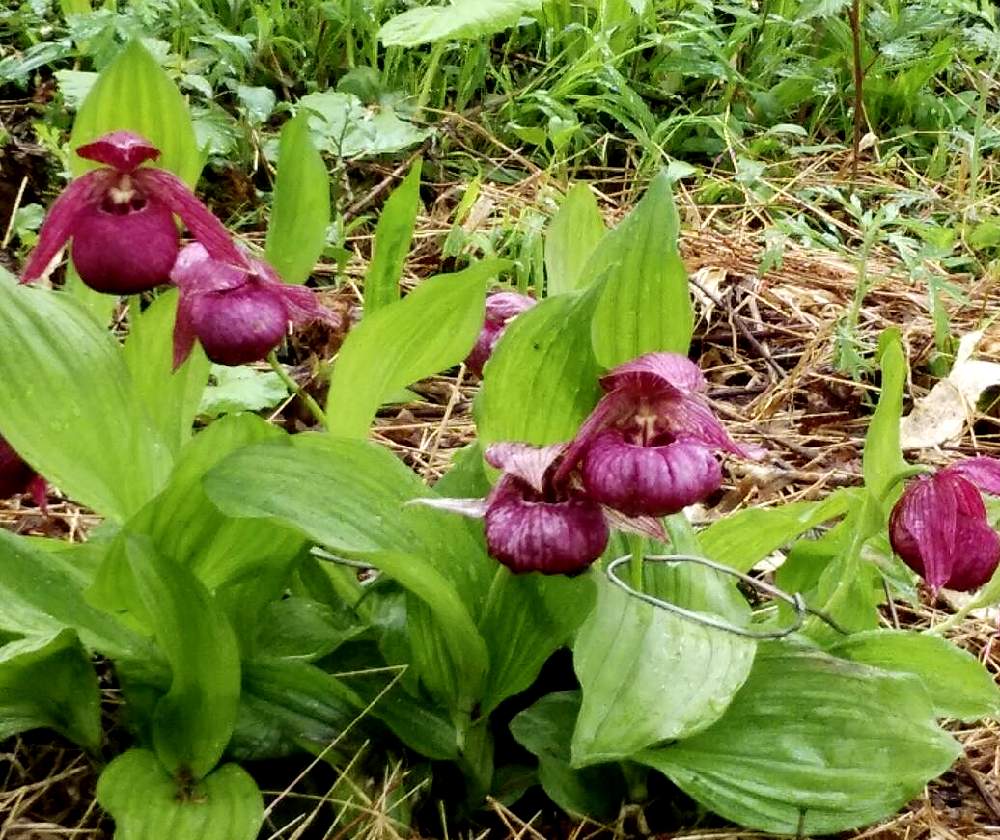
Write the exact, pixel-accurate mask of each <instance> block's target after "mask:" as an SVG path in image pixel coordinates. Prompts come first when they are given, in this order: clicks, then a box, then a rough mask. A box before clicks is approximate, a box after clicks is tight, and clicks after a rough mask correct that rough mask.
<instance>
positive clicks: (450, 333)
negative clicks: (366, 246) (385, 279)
mask: <svg viewBox="0 0 1000 840" xmlns="http://www.w3.org/2000/svg"><path fill="white" fill-rule="evenodd" d="M508 265H509V263H508V262H507V261H505V260H483V261H482V262H478V263H476V264H475V265H473V266H470V267H469V268H467V269H465V270H464V271H460V272H458V273H457V274H440V275H438V276H437V277H433V278H431V279H430V280H426V281H424V282H423V283H421V284H420V285H419V286H418V287H417V288H416V289H414V290H413V291H412V292H411V293H410V294H408V295H407V296H406V297H405V298H404V299H403V300H400V301H397V302H395V303H393V304H390V305H389V306H386V307H384V308H382V309H380V310H379V311H377V312H376V313H375V314H374V315H369V316H367V317H365V318H364V320H363V321H362V322H361V324H360V325H359V326H357V327H355V328H354V329H353V330H351V332H350V333H349V334H348V336H347V340H346V341H345V342H344V346H343V347H342V348H341V350H340V354H339V355H338V356H337V362H336V365H335V366H334V368H333V377H332V379H331V381H330V394H329V396H328V397H327V417H328V418H329V428H330V431H331V432H332V433H333V434H335V435H342V436H344V437H365V436H367V434H368V427H369V426H370V425H371V422H372V419H373V418H374V417H375V412H376V411H378V407H379V406H380V405H381V404H382V402H383V401H384V399H385V398H386V397H387V396H388V395H389V394H391V393H393V392H394V391H396V390H397V389H399V388H403V387H405V386H406V385H409V384H410V383H412V382H416V381H417V380H418V379H423V378H424V377H425V376H430V375H431V374H434V373H438V372H440V371H442V370H445V369H447V368H449V367H452V366H453V365H457V364H458V363H459V362H461V361H462V360H463V359H464V358H465V357H466V356H467V355H468V353H469V351H470V350H471V349H472V345H473V343H474V342H475V340H476V336H478V335H479V331H480V329H481V328H482V326H483V317H484V311H485V302H486V286H487V283H488V282H489V281H490V280H492V279H493V278H494V277H496V276H497V274H499V273H500V272H501V271H503V270H504V269H505V268H506V267H507V266H508Z"/></svg>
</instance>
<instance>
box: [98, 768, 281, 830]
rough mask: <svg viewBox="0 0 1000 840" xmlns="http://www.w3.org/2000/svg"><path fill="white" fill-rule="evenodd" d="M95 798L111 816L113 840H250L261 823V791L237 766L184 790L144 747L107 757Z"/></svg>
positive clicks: (262, 819) (262, 818) (222, 770)
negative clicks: (106, 764)
mask: <svg viewBox="0 0 1000 840" xmlns="http://www.w3.org/2000/svg"><path fill="white" fill-rule="evenodd" d="M97 801H98V802H100V804H101V807H102V808H104V809H105V810H106V811H107V812H108V813H109V814H111V816H112V817H114V819H115V840H162V838H166V837H169V838H170V840H255V838H256V837H257V832H258V831H259V830H260V827H261V825H263V822H264V800H263V798H262V797H261V795H260V790H258V788H257V784H256V783H255V782H254V780H253V779H252V778H251V777H250V775H249V774H248V773H247V772H246V771H245V770H243V769H242V768H241V767H239V766H238V765H236V764H226V765H224V766H223V767H220V768H219V769H218V770H216V771H215V772H214V773H212V774H210V775H208V776H206V777H205V778H204V779H202V780H200V781H199V782H198V783H197V784H195V785H192V786H191V787H190V788H184V787H181V786H179V785H178V783H177V781H176V780H175V779H173V778H172V777H171V776H170V774H169V773H168V772H167V771H166V770H165V769H164V768H163V766H162V765H161V764H160V763H159V761H157V759H156V756H155V755H154V754H153V753H152V752H150V751H149V750H139V749H132V750H129V751H128V752H126V753H123V754H122V755H120V756H118V758H116V759H115V760H114V761H112V762H111V763H110V764H109V765H108V766H107V767H106V768H105V769H104V772H103V773H101V777H100V779H98V782H97Z"/></svg>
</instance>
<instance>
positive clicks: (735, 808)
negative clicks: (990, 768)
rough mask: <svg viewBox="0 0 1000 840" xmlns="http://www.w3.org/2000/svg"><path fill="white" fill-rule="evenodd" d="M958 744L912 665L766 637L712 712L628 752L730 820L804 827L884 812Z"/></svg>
mask: <svg viewBox="0 0 1000 840" xmlns="http://www.w3.org/2000/svg"><path fill="white" fill-rule="evenodd" d="M960 752H961V749H960V747H959V745H958V743H957V742H956V741H955V740H954V739H953V738H952V737H951V736H950V735H948V734H947V733H946V732H944V731H942V730H941V729H940V728H938V726H937V725H936V724H935V722H934V709H933V705H932V703H931V700H930V697H929V696H928V694H927V692H926V691H924V690H923V687H922V686H921V684H920V681H919V680H918V679H916V678H915V677H913V676H910V675H904V674H896V673H889V672H887V671H882V670H880V669H877V668H872V667H869V666H865V665H857V664H854V663H851V662H845V661H844V660H841V659H836V658H834V657H831V656H828V655H826V654H824V653H822V652H820V651H817V650H814V649H811V648H806V647H801V646H798V645H795V644H792V643H788V642H779V643H774V642H768V643H764V644H762V645H761V648H760V651H759V653H758V655H757V659H756V662H755V664H754V668H753V671H752V672H751V674H750V678H749V679H748V680H747V682H746V684H745V685H744V686H743V688H742V689H741V690H740V692H739V693H738V694H737V695H736V697H735V699H734V700H733V702H732V704H731V705H730V706H729V709H728V711H727V712H726V714H725V715H724V716H723V717H722V718H721V719H720V720H719V721H718V722H717V723H715V724H714V725H713V726H711V727H710V728H708V729H706V730H705V731H703V732H701V733H700V734H697V735H695V736H693V737H691V738H686V739H685V740H683V741H680V742H679V743H677V744H673V745H671V746H668V747H662V748H659V749H655V750H647V751H645V752H643V753H641V754H639V755H638V756H636V760H637V761H640V762H642V763H645V764H649V765H650V766H652V767H655V768H656V769H657V770H660V771H661V772H663V773H665V774H666V775H667V776H669V777H670V778H671V779H672V780H673V781H674V782H675V783H676V784H677V785H678V786H679V787H680V788H681V789H682V790H683V791H684V792H685V793H687V794H688V795H689V796H691V797H693V798H694V799H696V800H697V801H698V802H699V803H701V804H702V805H703V806H705V807H706V808H708V809H709V810H711V811H715V812H716V813H717V814H719V815H720V816H722V817H724V818H725V819H727V820H731V821H733V822H735V823H738V824H740V825H743V826H746V827H748V828H758V829H762V830H764V831H770V832H774V833H777V834H790V835H794V834H796V833H797V832H801V833H802V835H804V836H812V835H818V834H832V833H834V832H837V831H843V830H846V829H849V828H854V827H855V826H861V825H868V824H869V823H874V822H878V821H879V820H882V819H884V818H885V817H888V816H890V815H891V814H892V813H893V812H895V811H896V810H897V809H898V808H900V807H901V806H902V805H903V804H904V803H906V802H907V801H908V800H909V799H911V798H913V797H914V796H917V795H919V794H920V793H921V792H922V791H923V789H924V785H925V784H926V783H927V782H928V781H929V780H930V779H932V778H934V777H935V776H937V775H938V774H940V773H943V772H944V771H945V770H947V769H948V767H949V766H950V765H951V763H952V762H953V761H954V760H955V758H956V757H957V756H958V755H959V753H960Z"/></svg>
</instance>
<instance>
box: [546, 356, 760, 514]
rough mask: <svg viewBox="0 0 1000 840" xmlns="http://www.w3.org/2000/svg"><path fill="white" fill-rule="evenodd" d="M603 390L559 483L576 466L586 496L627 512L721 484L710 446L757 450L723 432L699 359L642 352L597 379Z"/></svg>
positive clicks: (695, 495)
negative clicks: (706, 396)
mask: <svg viewBox="0 0 1000 840" xmlns="http://www.w3.org/2000/svg"><path fill="white" fill-rule="evenodd" d="M601 386H602V387H603V388H604V389H605V391H607V392H608V393H607V394H606V395H605V396H604V397H603V398H602V399H601V401H600V402H599V403H598V404H597V406H596V408H595V409H594V411H593V412H592V413H591V415H590V417H589V418H588V419H587V420H586V422H584V424H583V426H582V427H581V428H580V431H579V433H578V434H577V436H576V438H575V439H574V441H573V443H572V444H570V446H569V448H568V449H567V451H566V454H565V457H564V459H563V461H562V464H561V465H560V467H559V468H558V470H557V472H556V475H555V477H554V481H555V483H556V484H557V485H558V484H560V483H561V482H563V481H565V480H566V479H567V478H568V476H569V474H570V473H571V472H572V471H573V470H574V469H577V468H579V470H580V473H581V475H582V479H583V486H584V489H585V490H586V492H587V495H588V496H590V497H591V498H592V499H594V500H596V501H598V502H601V503H602V504H604V505H607V506H608V507H611V508H614V509H615V510H618V511H621V512H622V513H624V514H626V515H627V516H632V517H642V516H666V515H668V514H671V513H677V512H678V511H680V510H681V509H683V508H685V507H687V506H688V505H690V504H694V503H695V502H699V501H701V500H702V499H704V498H705V497H707V496H708V495H709V494H711V493H712V492H714V491H715V490H717V489H718V488H719V486H720V485H721V483H722V470H721V468H720V466H719V463H718V461H717V460H716V457H715V455H714V454H713V452H714V451H717V450H721V451H724V452H731V453H734V454H738V455H742V456H743V457H749V458H756V457H759V456H760V455H761V454H762V452H763V450H760V449H758V448H756V447H744V446H740V445H739V444H737V443H735V442H734V441H733V440H732V438H730V437H729V435H728V433H727V432H726V430H725V428H724V427H723V425H722V424H721V423H720V422H719V420H718V419H717V418H716V417H715V415H714V414H713V413H712V411H711V409H710V408H709V407H708V405H707V404H706V403H705V400H704V397H703V392H704V391H705V389H706V387H707V384H706V382H705V378H704V376H703V375H702V373H701V371H700V370H699V369H698V366H697V365H695V364H694V362H692V361H691V360H690V359H688V358H686V357H685V356H681V355H679V354H677V353H648V354H646V355H645V356H640V357H639V358H638V359H634V360H633V361H631V362H627V363H625V364H623V365H620V366H619V367H617V368H615V369H614V370H612V371H611V372H610V373H608V374H607V375H606V376H604V377H603V378H602V379H601Z"/></svg>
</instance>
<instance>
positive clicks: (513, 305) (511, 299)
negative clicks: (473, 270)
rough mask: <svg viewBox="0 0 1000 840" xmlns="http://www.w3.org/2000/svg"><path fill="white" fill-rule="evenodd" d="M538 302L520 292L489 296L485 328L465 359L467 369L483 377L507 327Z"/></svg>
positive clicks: (484, 321) (497, 293) (499, 293)
mask: <svg viewBox="0 0 1000 840" xmlns="http://www.w3.org/2000/svg"><path fill="white" fill-rule="evenodd" d="M537 302H538V301H536V300H535V299H534V298H532V297H528V295H522V294H519V293H518V292H495V293H494V294H491V295H489V296H488V297H487V298H486V310H485V317H484V318H483V327H482V329H481V330H480V331H479V336H478V337H477V338H476V343H475V344H474V345H473V346H472V350H470V351H469V355H468V356H467V357H466V359H465V365H466V367H467V368H468V369H469V370H470V371H472V372H473V373H474V374H476V376H482V375H483V368H484V367H485V366H486V363H487V362H488V361H489V359H490V356H492V355H493V349H494V348H495V347H496V346H497V343H498V342H499V341H500V339H501V338H502V337H503V334H504V332H505V331H506V329H507V325H508V324H509V323H510V322H511V321H513V320H514V318H516V317H517V316H518V315H520V314H521V313H522V312H524V311H526V310H528V309H531V307H533V306H534V305H535V304H536V303H537Z"/></svg>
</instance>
